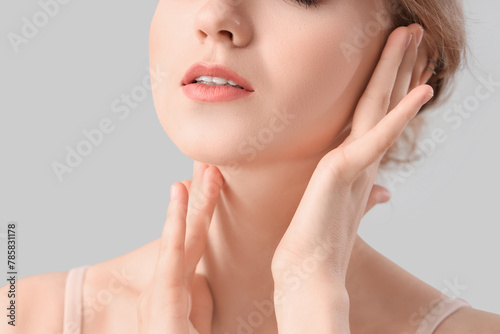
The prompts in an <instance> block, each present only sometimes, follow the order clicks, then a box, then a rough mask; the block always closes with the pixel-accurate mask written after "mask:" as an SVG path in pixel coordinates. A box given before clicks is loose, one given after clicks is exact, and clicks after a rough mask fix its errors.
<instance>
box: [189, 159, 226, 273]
mask: <svg viewBox="0 0 500 334" xmlns="http://www.w3.org/2000/svg"><path fill="white" fill-rule="evenodd" d="M222 184H223V177H222V174H221V173H220V171H219V169H218V168H216V167H214V166H209V167H208V168H206V170H205V173H204V175H203V180H202V182H201V184H200V186H199V187H197V189H196V192H194V191H192V192H191V195H190V199H191V198H192V199H193V202H192V205H190V207H189V212H188V219H187V221H188V229H187V235H186V272H187V273H188V274H189V275H190V276H191V277H192V274H193V273H194V271H195V269H196V265H197V264H198V262H199V261H200V259H201V256H202V255H203V252H204V251H205V246H206V240H207V235H208V228H209V226H210V221H211V220H212V215H213V212H214V209H215V205H216V203H217V199H218V196H219V193H220V189H221V187H222Z"/></svg>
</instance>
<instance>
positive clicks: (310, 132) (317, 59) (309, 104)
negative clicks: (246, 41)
mask: <svg viewBox="0 0 500 334" xmlns="http://www.w3.org/2000/svg"><path fill="white" fill-rule="evenodd" d="M349 27H352V23H349V22H337V24H335V26H333V25H332V24H331V23H330V24H329V25H325V26H322V27H316V28H314V29H311V30H310V33H309V34H305V33H304V34H302V35H298V36H297V35H293V34H292V36H293V37H292V38H291V37H289V41H288V42H286V43H285V42H282V43H280V44H279V45H274V46H272V47H269V48H268V49H266V50H269V51H268V52H269V53H268V58H267V59H272V60H273V63H272V64H269V65H268V67H269V68H274V69H275V70H274V73H273V76H272V79H271V81H270V87H269V90H268V91H269V92H273V94H269V98H271V99H272V100H270V101H269V104H271V105H272V104H275V105H274V108H275V109H278V110H287V112H288V113H289V114H293V115H294V116H295V118H294V120H293V122H294V125H295V126H293V127H289V128H288V129H287V130H288V131H285V132H283V135H282V139H283V141H284V142H286V147H287V149H288V150H289V152H288V153H289V154H292V155H294V156H299V155H305V154H314V153H315V152H321V151H323V150H324V149H325V148H328V147H329V146H330V145H331V144H332V142H333V140H334V139H335V137H336V136H337V135H338V134H339V133H340V132H341V130H342V129H343V127H344V126H345V124H346V122H347V120H348V118H349V116H350V114H351V113H352V111H353V110H354V107H355V105H356V103H357V100H358V98H359V96H360V92H361V91H362V90H363V88H364V86H365V84H366V82H367V79H368V76H369V74H370V72H371V69H372V67H373V65H372V64H373V60H374V59H375V58H376V46H375V47H369V48H367V50H365V52H363V53H362V54H361V53H360V54H359V55H358V56H354V57H349V58H348V57H346V55H345V54H344V53H343V52H342V49H341V47H340V46H341V45H342V43H343V42H344V41H345V40H346V39H348V38H349V37H350V33H351V32H350V29H347V28H349ZM282 33H283V36H290V32H287V31H283V32H282ZM297 45H300V47H297ZM271 53H274V55H275V56H274V57H271Z"/></svg>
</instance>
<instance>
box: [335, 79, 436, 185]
mask: <svg viewBox="0 0 500 334" xmlns="http://www.w3.org/2000/svg"><path fill="white" fill-rule="evenodd" d="M432 95H433V90H432V87H431V86H429V85H422V86H419V87H417V88H415V89H414V90H412V91H411V92H410V93H409V94H408V95H407V96H406V97H405V98H404V99H403V100H402V101H401V102H400V103H399V104H398V105H397V107H396V108H395V109H394V110H392V111H391V112H390V113H388V114H387V115H386V116H385V117H384V118H383V119H382V120H381V121H380V122H379V123H378V124H377V125H376V126H374V127H373V128H372V129H371V130H370V131H368V132H367V133H366V134H365V135H363V136H362V137H360V138H358V139H356V140H355V141H354V142H352V143H351V144H350V145H347V146H345V147H344V148H343V152H342V153H343V159H344V161H343V162H342V165H341V170H340V171H339V172H340V173H342V176H344V177H345V179H346V180H354V179H356V178H357V175H358V174H359V173H361V172H362V171H363V170H365V169H366V168H367V167H368V166H370V165H371V164H373V163H375V162H377V160H378V161H380V159H381V158H382V156H383V155H384V153H385V152H386V151H387V149H389V147H390V146H392V144H393V143H394V142H395V141H396V139H397V138H398V137H399V136H400V135H401V133H402V132H403V130H404V129H405V127H406V125H407V124H408V122H409V121H410V120H411V119H412V118H413V117H415V115H416V114H417V112H418V111H419V110H420V108H421V107H422V105H424V104H425V103H427V102H428V101H429V99H430V98H432ZM332 163H335V158H334V159H333V161H332ZM334 166H335V165H334Z"/></svg>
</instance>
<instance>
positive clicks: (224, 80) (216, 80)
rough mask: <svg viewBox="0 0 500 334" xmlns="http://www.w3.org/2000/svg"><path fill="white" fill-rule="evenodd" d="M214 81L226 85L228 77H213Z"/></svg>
mask: <svg viewBox="0 0 500 334" xmlns="http://www.w3.org/2000/svg"><path fill="white" fill-rule="evenodd" d="M212 81H213V82H214V83H216V84H218V85H225V84H227V79H224V78H217V77H213V78H212Z"/></svg>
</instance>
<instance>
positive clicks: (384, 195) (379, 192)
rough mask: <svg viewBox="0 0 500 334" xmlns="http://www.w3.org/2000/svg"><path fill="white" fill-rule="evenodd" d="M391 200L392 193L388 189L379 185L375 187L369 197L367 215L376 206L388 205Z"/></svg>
mask: <svg viewBox="0 0 500 334" xmlns="http://www.w3.org/2000/svg"><path fill="white" fill-rule="evenodd" d="M390 199H391V193H390V191H389V190H387V188H384V187H382V186H379V185H376V184H375V185H373V188H372V190H371V192H370V196H369V197H368V202H367V203H366V209H365V214H366V213H367V212H368V211H370V210H371V209H372V208H373V207H374V206H375V205H377V204H381V203H386V202H388V201H389V200H390Z"/></svg>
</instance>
